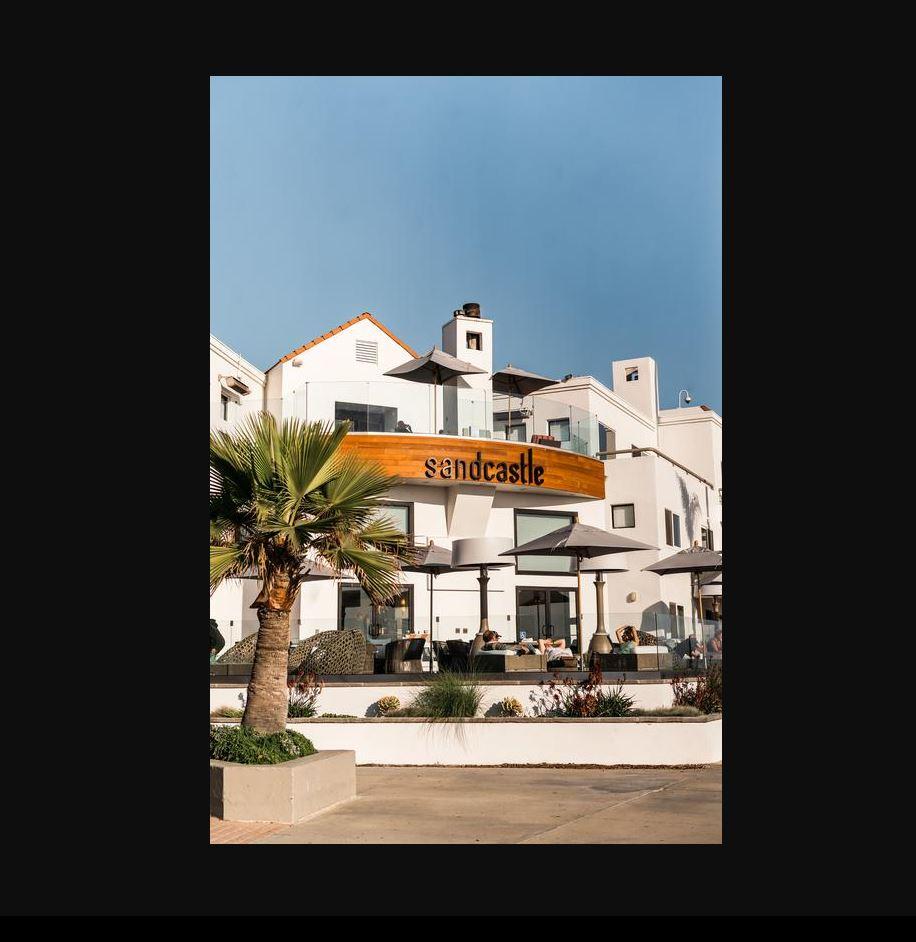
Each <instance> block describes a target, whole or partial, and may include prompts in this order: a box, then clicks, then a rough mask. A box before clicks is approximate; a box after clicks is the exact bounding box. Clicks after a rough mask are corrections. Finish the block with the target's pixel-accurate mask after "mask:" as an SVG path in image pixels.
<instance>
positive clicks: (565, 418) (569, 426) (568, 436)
mask: <svg viewBox="0 0 916 942" xmlns="http://www.w3.org/2000/svg"><path fill="white" fill-rule="evenodd" d="M554 422H565V423H566V438H557V436H556V435H554V434H553V432H552V431H551V429H550V426H551V425H553V424H554ZM547 434H548V435H549V436H550V437H551V438H556V439H557V441H558V442H571V441H572V423H571V422H570V421H569V418H568V416H559V417H557V418H556V419H548V420H547Z"/></svg>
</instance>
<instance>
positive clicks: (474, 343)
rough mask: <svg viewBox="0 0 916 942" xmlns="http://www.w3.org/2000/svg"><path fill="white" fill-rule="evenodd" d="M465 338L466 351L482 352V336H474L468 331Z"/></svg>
mask: <svg viewBox="0 0 916 942" xmlns="http://www.w3.org/2000/svg"><path fill="white" fill-rule="evenodd" d="M465 337H466V339H467V345H468V350H483V334H474V333H471V331H468V332H467V334H466V335H465Z"/></svg>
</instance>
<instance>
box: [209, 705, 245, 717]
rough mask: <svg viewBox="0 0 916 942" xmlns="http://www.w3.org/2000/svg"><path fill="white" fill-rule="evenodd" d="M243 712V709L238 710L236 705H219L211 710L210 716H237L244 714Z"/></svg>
mask: <svg viewBox="0 0 916 942" xmlns="http://www.w3.org/2000/svg"><path fill="white" fill-rule="evenodd" d="M244 714H245V711H244V710H240V709H239V708H238V707H230V706H221V707H217V708H216V709H215V710H213V711H211V713H210V716H213V717H234V718H238V717H241V716H244Z"/></svg>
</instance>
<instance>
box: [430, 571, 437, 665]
mask: <svg viewBox="0 0 916 942" xmlns="http://www.w3.org/2000/svg"><path fill="white" fill-rule="evenodd" d="M435 587H436V574H435V573H434V572H431V573H430V574H429V672H430V674H431V673H432V672H433V589H435Z"/></svg>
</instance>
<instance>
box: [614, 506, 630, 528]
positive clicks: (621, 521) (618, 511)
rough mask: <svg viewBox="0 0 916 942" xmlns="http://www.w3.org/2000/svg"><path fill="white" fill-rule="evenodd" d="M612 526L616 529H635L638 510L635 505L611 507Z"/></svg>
mask: <svg viewBox="0 0 916 942" xmlns="http://www.w3.org/2000/svg"><path fill="white" fill-rule="evenodd" d="M611 524H612V526H614V527H635V526H636V510H635V508H634V506H633V504H614V506H613V507H611Z"/></svg>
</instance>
